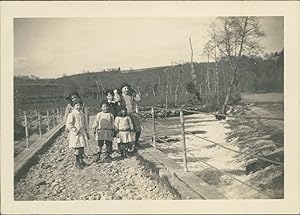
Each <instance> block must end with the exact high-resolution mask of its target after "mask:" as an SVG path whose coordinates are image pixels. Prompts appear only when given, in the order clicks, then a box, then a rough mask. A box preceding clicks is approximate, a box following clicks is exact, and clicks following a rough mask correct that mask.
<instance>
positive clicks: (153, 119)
mask: <svg viewBox="0 0 300 215" xmlns="http://www.w3.org/2000/svg"><path fill="white" fill-rule="evenodd" d="M151 114H152V122H153V140H152V142H153V146H154V149H156V132H155V112H154V108H153V107H152V108H151Z"/></svg>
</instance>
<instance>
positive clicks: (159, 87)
mask: <svg viewBox="0 0 300 215" xmlns="http://www.w3.org/2000/svg"><path fill="white" fill-rule="evenodd" d="M160 93H161V84H160V76H159V77H158V90H157V94H158V95H160Z"/></svg>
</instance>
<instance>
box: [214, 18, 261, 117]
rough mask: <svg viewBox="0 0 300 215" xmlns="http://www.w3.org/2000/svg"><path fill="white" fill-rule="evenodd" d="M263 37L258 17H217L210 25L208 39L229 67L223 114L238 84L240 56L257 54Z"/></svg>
mask: <svg viewBox="0 0 300 215" xmlns="http://www.w3.org/2000/svg"><path fill="white" fill-rule="evenodd" d="M263 35H264V32H263V31H262V28H261V24H260V18H259V17H253V16H242V17H218V18H216V21H215V22H214V23H213V24H212V26H211V31H210V37H211V39H212V40H213V41H214V43H215V44H216V47H217V49H218V51H219V52H220V53H221V55H223V56H224V57H226V59H227V61H228V63H229V66H230V72H229V74H227V75H228V77H229V83H228V85H227V86H226V87H227V90H226V91H227V92H226V96H225V101H224V103H223V106H222V113H223V114H225V113H226V108H227V105H228V102H229V99H230V96H231V94H232V90H233V87H234V85H235V86H237V85H238V83H239V77H238V65H239V61H240V58H241V56H242V55H245V56H250V55H255V54H257V53H258V52H259V51H260V50H261V48H260V46H259V43H258V42H259V39H260V37H262V36H263Z"/></svg>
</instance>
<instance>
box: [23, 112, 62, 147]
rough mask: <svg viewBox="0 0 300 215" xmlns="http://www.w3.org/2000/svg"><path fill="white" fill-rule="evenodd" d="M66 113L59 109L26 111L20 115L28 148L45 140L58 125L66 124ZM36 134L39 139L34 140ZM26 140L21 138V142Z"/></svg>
mask: <svg viewBox="0 0 300 215" xmlns="http://www.w3.org/2000/svg"><path fill="white" fill-rule="evenodd" d="M64 111H65V109H64V108H62V107H57V108H52V109H48V110H32V111H25V112H23V115H19V116H18V117H19V120H21V121H22V126H23V127H24V130H25V137H24V139H25V142H26V148H29V147H30V145H31V144H32V143H33V142H35V141H37V140H38V139H41V138H43V137H44V136H45V135H47V134H48V133H49V132H50V131H51V129H53V128H54V127H56V126H57V125H58V124H60V123H62V122H64ZM34 134H37V135H38V137H37V138H34V137H33V136H34ZM31 137H32V138H31ZM24 139H23V138H21V141H22V140H24Z"/></svg>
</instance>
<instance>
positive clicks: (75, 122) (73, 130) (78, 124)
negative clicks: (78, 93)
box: [66, 98, 89, 169]
mask: <svg viewBox="0 0 300 215" xmlns="http://www.w3.org/2000/svg"><path fill="white" fill-rule="evenodd" d="M82 106H83V103H82V101H81V100H80V99H78V98H77V99H74V100H73V101H72V107H73V109H72V111H71V113H70V114H69V115H68V116H67V121H66V127H67V129H68V131H69V135H68V136H69V147H70V148H73V149H74V152H75V153H74V154H75V158H76V160H75V166H76V167H77V168H78V169H82V168H83V167H84V166H86V165H87V164H86V163H85V162H84V161H83V154H84V147H85V146H87V145H88V138H89V137H88V133H87V129H88V128H87V124H86V119H85V115H84V113H83V112H82Z"/></svg>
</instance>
